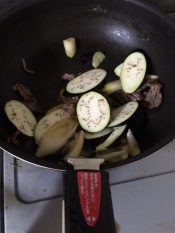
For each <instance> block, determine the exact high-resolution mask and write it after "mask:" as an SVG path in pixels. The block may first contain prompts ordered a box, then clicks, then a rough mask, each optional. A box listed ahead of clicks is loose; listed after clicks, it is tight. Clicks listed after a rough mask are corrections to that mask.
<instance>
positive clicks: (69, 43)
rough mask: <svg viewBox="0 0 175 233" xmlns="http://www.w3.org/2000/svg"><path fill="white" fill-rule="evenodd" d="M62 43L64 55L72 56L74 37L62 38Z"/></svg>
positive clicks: (74, 51) (73, 52)
mask: <svg viewBox="0 0 175 233" xmlns="http://www.w3.org/2000/svg"><path fill="white" fill-rule="evenodd" d="M63 45H64V49H65V53H66V55H67V56H68V57H71V58H72V57H73V56H74V55H75V53H76V42H75V38H73V37H70V38H68V39H66V40H63Z"/></svg>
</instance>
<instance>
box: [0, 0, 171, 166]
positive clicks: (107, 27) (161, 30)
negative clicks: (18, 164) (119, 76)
mask: <svg viewBox="0 0 175 233" xmlns="http://www.w3.org/2000/svg"><path fill="white" fill-rule="evenodd" d="M0 32H1V33H0V82H1V84H0V112H1V114H0V147H1V148H2V149H4V150H6V151H8V152H9V153H11V154H12V155H14V156H16V157H18V158H20V159H22V160H25V161H27V162H30V163H33V164H36V165H38V166H43V167H47V168H50V169H58V170H65V169H71V166H66V165H60V164H57V163H56V162H55V161H54V157H47V158H43V159H40V158H37V157H36V156H35V150H36V149H35V148H33V149H26V148H24V147H23V146H15V145H12V144H8V143H7V142H6V140H7V137H8V136H9V134H10V133H11V132H10V131H11V129H9V128H8V127H7V124H6V120H5V116H4V105H5V103H6V102H7V101H9V100H11V99H16V100H21V98H20V96H19V95H18V94H17V93H16V92H14V91H13V90H12V89H11V87H12V86H13V85H14V84H16V83H22V84H24V85H25V86H26V87H28V88H29V89H30V90H31V91H32V92H33V94H34V95H35V97H36V99H37V100H38V104H39V105H40V106H41V109H42V110H43V111H47V110H48V109H49V108H51V107H53V106H54V105H55V104H56V100H57V96H58V93H59V90H60V89H61V88H62V87H64V86H65V82H64V81H62V79H61V76H62V75H63V74H64V73H79V72H83V71H86V70H88V69H89V68H87V67H85V66H84V65H83V64H82V63H81V62H80V60H79V58H80V56H81V55H82V54H83V53H87V52H94V51H99V50H100V51H103V52H104V53H105V54H106V59H105V60H104V62H103V63H102V64H101V66H100V68H103V69H105V70H107V72H108V76H107V80H109V81H111V80H115V78H116V76H115V75H114V72H113V70H114V68H115V67H116V66H117V65H118V64H120V63H121V62H123V60H124V59H125V58H126V56H127V55H128V54H129V53H131V52H132V51H133V50H141V51H144V52H145V53H146V54H147V57H148V60H149V62H148V68H147V73H151V74H156V75H159V80H160V82H161V83H162V84H163V103H162V104H161V106H160V107H158V108H156V109H152V110H150V111H148V112H147V113H148V118H149V123H148V125H147V127H146V128H145V129H144V131H143V132H142V133H141V134H140V135H139V136H138V137H137V140H138V142H139V145H140V147H141V150H142V152H141V154H139V155H138V156H136V157H132V158H128V159H126V160H123V161H120V162H116V163H108V164H105V165H103V166H102V169H112V168H115V167H119V166H122V165H127V164H130V163H132V162H135V161H137V160H140V159H142V158H145V157H147V156H149V155H151V154H152V153H154V152H156V151H158V150H159V149H161V148H162V147H163V146H165V145H166V144H167V143H168V142H170V141H171V140H172V139H173V138H174V136H175V124H174V123H175V78H174V76H175V65H174V61H175V24H174V22H173V21H172V20H171V19H170V18H168V16H166V15H165V13H163V12H162V11H161V10H159V9H157V8H155V7H153V6H152V5H150V4H148V3H146V2H144V1H139V0H138V1H137V0H131V1H121V0H115V1H113V0H110V1H107V2H106V1H103V0H100V1H98V2H96V1H87V0H84V1H78V0H74V1H71V0H67V1H65V0H64V1H62V0H61V1H55V0H50V1H39V2H37V3H35V4H32V5H30V4H29V2H25V4H24V3H23V5H22V4H21V5H19V6H17V7H16V8H15V10H14V11H13V12H11V14H10V15H9V17H7V18H6V19H4V20H3V21H2V22H1V23H0ZM68 37H75V38H76V40H77V46H78V49H77V53H76V55H75V56H74V57H73V58H68V57H67V56H66V55H65V52H64V47H63V42H62V41H63V39H66V38H68ZM22 58H25V61H26V64H27V67H28V68H30V69H31V70H34V71H35V72H36V73H35V74H29V73H27V72H26V71H24V69H23V68H22V63H21V60H22ZM37 117H38V119H39V118H40V117H41V116H40V115H39V114H38V115H37Z"/></svg>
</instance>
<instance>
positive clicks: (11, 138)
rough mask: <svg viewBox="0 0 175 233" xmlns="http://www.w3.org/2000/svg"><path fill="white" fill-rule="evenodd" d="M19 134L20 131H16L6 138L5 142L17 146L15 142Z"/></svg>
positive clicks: (17, 143) (17, 142)
mask: <svg viewBox="0 0 175 233" xmlns="http://www.w3.org/2000/svg"><path fill="white" fill-rule="evenodd" d="M20 133H21V131H19V130H17V131H16V132H15V133H14V134H12V135H11V136H9V137H8V138H7V142H8V143H10V142H12V143H13V144H14V145H19V141H18V140H17V137H18V135H19V134H20Z"/></svg>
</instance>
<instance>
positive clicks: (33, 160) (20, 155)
mask: <svg viewBox="0 0 175 233" xmlns="http://www.w3.org/2000/svg"><path fill="white" fill-rule="evenodd" d="M127 2H130V3H133V4H135V5H137V6H140V7H142V8H145V9H147V10H149V11H150V12H152V13H154V14H155V15H157V16H158V17H159V18H161V20H163V21H164V22H166V23H167V24H168V25H169V26H170V27H171V28H173V30H175V23H174V21H173V19H171V18H170V17H169V16H168V15H167V14H166V13H165V12H164V11H163V10H162V9H160V8H158V7H156V6H155V5H152V4H151V3H149V2H146V1H144V0H141V1H140V0H129V1H127ZM34 3H36V2H33V1H32V4H34ZM37 3H38V2H37ZM88 5H90V3H89V4H88ZM28 6H29V5H28V4H25V3H20V4H19V5H17V6H15V7H14V10H13V11H11V12H10V14H8V16H7V18H8V17H10V16H12V15H13V14H14V13H17V12H18V10H21V9H22V8H25V7H28ZM7 18H5V20H6V19H7ZM2 22H3V20H1V22H0V23H2ZM174 138H175V125H174V129H172V131H171V132H170V133H169V134H168V135H166V137H165V138H163V139H162V140H161V141H160V142H158V143H157V144H156V145H154V146H153V147H151V148H149V149H148V150H145V151H143V152H141V153H140V154H139V155H137V156H134V157H130V158H128V159H125V160H121V161H118V162H113V163H106V164H103V165H101V170H107V171H109V170H113V169H116V168H119V167H122V166H127V165H130V164H132V163H135V162H138V161H140V160H142V159H145V158H148V157H149V156H151V155H153V154H155V153H157V152H159V151H160V150H161V149H162V148H163V147H165V146H166V145H167V144H169V143H170V142H171V141H173V140H174ZM0 148H1V149H2V150H3V151H5V152H6V153H9V154H10V155H12V156H14V157H15V158H17V159H19V160H22V161H24V162H27V163H30V164H32V165H36V166H39V167H42V168H47V169H51V170H56V171H66V170H72V169H73V167H72V166H70V165H61V164H58V163H53V162H49V161H46V160H42V159H41V158H39V157H37V156H36V157H32V156H30V155H28V154H27V153H24V152H21V151H19V150H18V147H14V146H11V145H10V144H8V143H6V142H5V141H3V140H2V139H0Z"/></svg>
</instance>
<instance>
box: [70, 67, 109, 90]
mask: <svg viewBox="0 0 175 233" xmlns="http://www.w3.org/2000/svg"><path fill="white" fill-rule="evenodd" d="M106 74H107V73H106V71H105V70H102V69H93V70H89V71H87V72H85V73H83V74H80V75H79V76H77V77H76V78H74V79H72V80H71V81H70V82H68V84H67V86H66V90H67V92H69V93H72V94H79V93H84V92H87V91H89V90H91V89H93V88H94V87H96V86H97V85H98V84H99V83H101V82H102V80H103V79H104V78H105V76H106Z"/></svg>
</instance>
